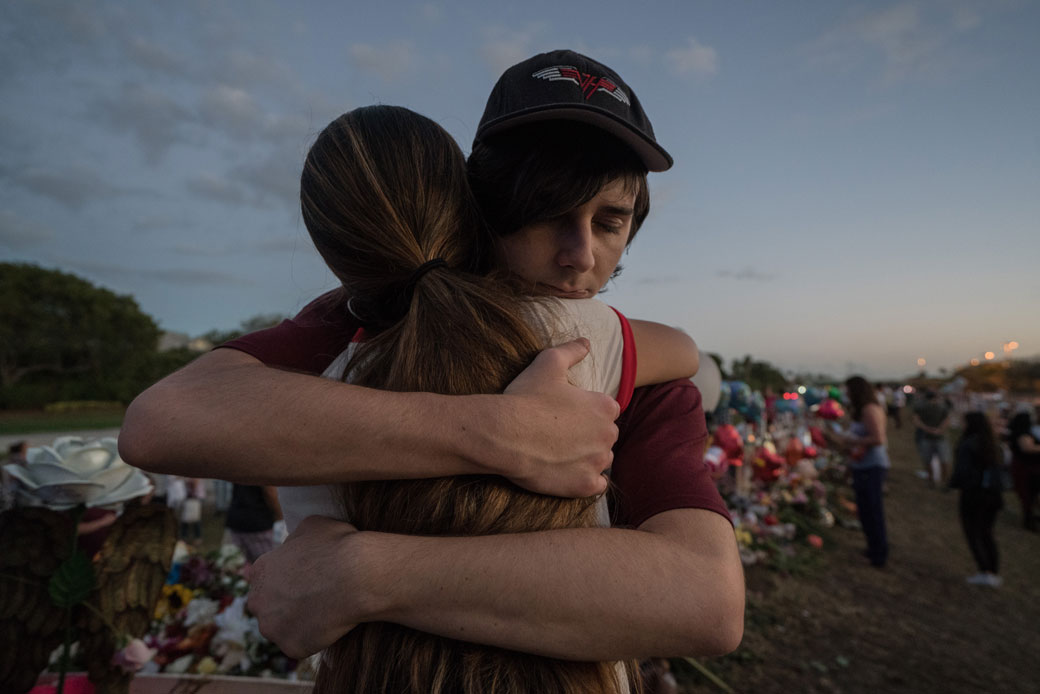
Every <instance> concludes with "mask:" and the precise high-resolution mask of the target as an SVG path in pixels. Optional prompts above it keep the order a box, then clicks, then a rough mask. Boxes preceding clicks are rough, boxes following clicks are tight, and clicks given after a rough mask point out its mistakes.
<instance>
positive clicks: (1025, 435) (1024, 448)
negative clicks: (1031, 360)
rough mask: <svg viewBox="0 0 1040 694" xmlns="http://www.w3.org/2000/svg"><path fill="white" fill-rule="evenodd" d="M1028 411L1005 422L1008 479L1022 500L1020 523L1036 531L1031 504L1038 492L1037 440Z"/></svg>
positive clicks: (1039, 459) (1039, 456)
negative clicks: (1009, 477) (1008, 465)
mask: <svg viewBox="0 0 1040 694" xmlns="http://www.w3.org/2000/svg"><path fill="white" fill-rule="evenodd" d="M1032 429H1033V427H1032V422H1031V421H1030V419H1029V413H1028V412H1019V413H1018V414H1016V415H1015V416H1013V417H1012V418H1011V421H1009V422H1008V448H1010V449H1011V479H1012V480H1013V482H1014V485H1015V493H1016V494H1018V499H1019V501H1020V502H1021V503H1022V527H1024V528H1025V529H1026V530H1029V531H1031V532H1036V531H1037V523H1036V516H1034V515H1033V506H1034V504H1035V503H1036V497H1037V495H1038V494H1040V441H1038V440H1037V437H1036V436H1035V435H1034V434H1033V431H1032Z"/></svg>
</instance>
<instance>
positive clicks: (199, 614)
mask: <svg viewBox="0 0 1040 694" xmlns="http://www.w3.org/2000/svg"><path fill="white" fill-rule="evenodd" d="M219 609H220V603H219V602H217V601H216V600H211V599H210V598H195V599H194V600H192V601H191V602H189V603H188V607H187V608H186V611H185V616H184V626H186V627H190V626H195V625H196V624H209V623H210V622H212V621H213V618H214V617H216V616H217V611H218V610H219Z"/></svg>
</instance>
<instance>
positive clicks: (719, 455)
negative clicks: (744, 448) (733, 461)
mask: <svg viewBox="0 0 1040 694" xmlns="http://www.w3.org/2000/svg"><path fill="white" fill-rule="evenodd" d="M704 464H705V466H707V468H708V472H709V473H710V474H711V478H712V479H715V480H717V479H719V478H720V477H722V476H723V475H724V474H726V470H728V469H729V458H727V457H726V451H724V450H722V449H721V448H719V447H718V446H712V447H710V448H709V449H708V450H707V451H705V452H704Z"/></svg>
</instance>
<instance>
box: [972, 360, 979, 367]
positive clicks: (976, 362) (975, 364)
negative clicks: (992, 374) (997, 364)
mask: <svg viewBox="0 0 1040 694" xmlns="http://www.w3.org/2000/svg"><path fill="white" fill-rule="evenodd" d="M971 365H972V366H978V365H979V360H978V359H972V360H971Z"/></svg>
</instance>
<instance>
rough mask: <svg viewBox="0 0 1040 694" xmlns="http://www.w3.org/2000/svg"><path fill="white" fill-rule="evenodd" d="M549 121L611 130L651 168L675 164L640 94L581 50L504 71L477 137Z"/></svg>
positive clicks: (553, 53) (542, 57) (539, 58)
mask: <svg viewBox="0 0 1040 694" xmlns="http://www.w3.org/2000/svg"><path fill="white" fill-rule="evenodd" d="M546 120H575V121H581V122H583V123H588V124H590V125H594V126H596V127H598V128H601V129H603V130H606V131H607V132H608V133H610V134H611V135H614V136H615V137H617V138H619V139H620V140H621V141H622V142H624V143H625V144H626V145H628V146H629V147H631V148H632V150H633V151H634V152H635V153H636V154H637V155H638V156H639V158H640V159H641V160H642V161H643V163H644V164H645V165H646V168H647V170H648V171H667V170H668V169H670V168H671V167H672V157H671V155H670V154H668V152H666V151H665V149H664V147H662V146H661V145H659V144H657V140H656V139H655V138H654V129H653V126H651V125H650V119H649V118H647V117H646V112H645V111H643V107H642V105H641V104H640V103H639V99H638V98H637V97H636V95H635V92H633V91H632V90H631V89H630V88H629V86H628V85H627V84H625V81H624V80H622V79H621V78H620V77H619V76H618V74H617V73H616V72H614V71H613V70H611V69H610V68H609V67H607V66H606V65H604V64H603V63H600V62H597V61H595V60H593V59H592V58H589V57H587V56H584V55H582V54H580V53H575V52H574V51H568V50H558V51H551V52H549V53H541V54H539V55H536V56H534V57H533V58H528V59H527V60H525V61H523V62H522V63H517V64H516V65H514V66H513V67H511V68H509V69H508V70H506V71H505V72H504V73H502V76H501V77H500V78H499V79H498V82H497V83H496V84H495V88H494V89H492V90H491V96H489V97H488V102H487V107H486V108H485V109H484V116H483V117H482V118H481V119H480V124H479V125H478V126H477V135H476V138H475V141H480V140H481V139H483V138H485V137H487V136H489V135H494V134H496V133H500V132H503V131H505V130H508V129H509V128H512V127H515V126H517V125H522V124H524V123H532V122H536V121H546Z"/></svg>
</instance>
